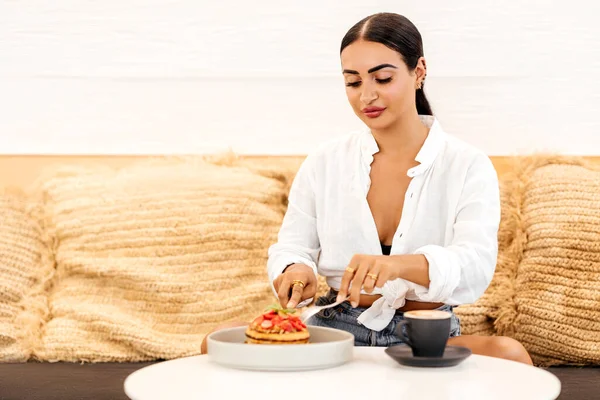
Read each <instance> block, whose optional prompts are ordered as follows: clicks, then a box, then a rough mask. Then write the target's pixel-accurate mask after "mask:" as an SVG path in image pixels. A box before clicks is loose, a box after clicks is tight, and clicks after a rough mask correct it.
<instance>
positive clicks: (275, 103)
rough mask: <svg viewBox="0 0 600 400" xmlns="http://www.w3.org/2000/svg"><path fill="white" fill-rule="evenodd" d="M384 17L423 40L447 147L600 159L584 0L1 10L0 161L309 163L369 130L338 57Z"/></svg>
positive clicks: (593, 22) (31, 5)
mask: <svg viewBox="0 0 600 400" xmlns="http://www.w3.org/2000/svg"><path fill="white" fill-rule="evenodd" d="M258 4H260V5H258ZM377 11H395V12H399V13H403V14H405V15H406V16H408V17H409V18H410V19H411V20H413V21H414V22H415V24H416V25H417V26H418V27H419V29H420V30H421V32H422V34H423V37H424V40H425V52H426V57H427V59H428V67H429V74H428V83H427V93H428V95H429V96H430V98H431V102H432V105H433V107H434V110H435V111H436V113H437V115H438V116H439V118H440V119H441V120H442V122H443V124H444V126H445V127H446V128H447V130H449V131H450V132H452V133H454V134H455V135H457V136H459V137H461V138H464V139H465V140H468V141H470V142H472V143H473V144H475V145H477V146H479V147H481V148H483V149H484V150H485V151H486V152H488V153H489V154H492V155H501V154H514V153H522V152H531V151H537V150H550V151H552V150H558V151H561V152H564V153H571V154H600V129H599V128H600V122H599V120H598V117H597V116H596V115H597V114H596V113H597V110H598V109H599V108H600V25H599V24H598V23H597V19H598V16H600V5H598V3H592V2H589V3H588V2H587V1H583V0H574V1H570V2H558V1H539V0H538V1H529V2H521V1H516V0H512V1H506V2H495V1H490V0H487V1H474V0H473V1H457V2H447V1H442V0H432V1H428V2H409V1H404V2H401V1H400V2H399V1H392V0H389V1H379V2H375V4H373V2H371V3H365V2H361V1H357V0H347V1H345V2H343V3H341V2H337V1H315V0H309V1H303V2H281V1H275V0H263V1H261V2H258V3H257V2H245V1H241V0H237V1H233V0H229V1H227V0H226V1H220V2H207V1H191V0H180V1H168V0H147V1H139V0H132V1H127V2H122V1H117V0H104V1H102V2H100V1H96V2H94V1H81V0H79V1H73V0H62V1H56V2H43V1H28V2H22V1H13V0H0V138H1V139H2V140H0V153H5V154H6V153H10V154H21V153H36V154H40V153H41V154H53V153H61V154H65V153H66V154H82V153H83V154H90V153H95V154H106V153H111V154H112V153H115V154H132V153H136V154H137V153H189V152H200V153H201V152H211V151H215V150H220V149H225V148H228V147H231V148H233V149H234V150H236V151H238V152H241V153H259V154H298V153H306V152H308V151H310V149H312V148H313V147H314V146H316V145H317V144H318V143H320V142H321V141H322V140H324V139H326V138H328V137H331V136H335V135H340V134H343V133H346V132H348V131H351V130H355V129H360V128H361V127H362V126H361V124H360V121H358V119H357V118H356V117H355V116H354V115H353V114H352V113H351V110H350V108H349V106H348V105H347V103H346V99H345V94H344V87H343V83H342V79H341V76H340V73H339V56H338V48H339V42H340V40H341V38H342V36H343V34H344V33H345V31H346V30H347V29H348V28H349V27H350V26H351V25H352V24H353V23H354V22H356V21H358V20H359V19H360V18H362V17H364V16H366V15H368V14H371V13H373V12H377Z"/></svg>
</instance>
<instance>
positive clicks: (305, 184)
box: [267, 156, 320, 307]
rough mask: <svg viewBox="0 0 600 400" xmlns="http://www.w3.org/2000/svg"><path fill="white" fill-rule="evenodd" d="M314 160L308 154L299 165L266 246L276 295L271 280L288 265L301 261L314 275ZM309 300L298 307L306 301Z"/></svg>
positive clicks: (316, 243)
mask: <svg viewBox="0 0 600 400" xmlns="http://www.w3.org/2000/svg"><path fill="white" fill-rule="evenodd" d="M314 176H315V163H314V160H313V158H312V156H308V157H307V158H306V159H305V160H304V162H303V163H302V165H301V166H300V168H299V170H298V173H297V174H296V177H295V178H294V182H293V183H292V186H291V188H290V193H289V196H288V208H287V211H286V213H285V216H284V218H283V223H282V225H281V228H280V230H279V235H278V238H277V243H275V244H273V245H272V246H271V247H269V252H268V254H269V260H268V262H267V273H268V276H269V282H270V284H271V288H272V289H273V293H275V295H276V296H277V292H276V291H275V287H274V286H273V281H274V280H275V279H276V278H277V277H278V276H279V275H281V273H282V272H283V270H284V269H285V268H286V267H287V266H288V265H290V264H296V263H297V264H304V265H307V266H309V267H310V268H312V270H313V272H314V274H315V276H317V260H318V257H319V253H320V243H319V236H318V234H317V217H316V206H315V192H314V185H315V183H314ZM311 302H312V298H311V299H307V300H305V301H303V302H302V303H300V304H299V305H298V307H303V306H304V305H307V304H310V303H311Z"/></svg>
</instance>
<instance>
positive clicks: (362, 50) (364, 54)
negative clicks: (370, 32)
mask: <svg viewBox="0 0 600 400" xmlns="http://www.w3.org/2000/svg"><path fill="white" fill-rule="evenodd" d="M341 62H342V69H343V74H344V80H345V83H346V95H347V96H348V101H349V102H350V105H351V106H352V109H353V110H354V112H355V113H356V115H357V116H358V117H359V118H360V119H361V120H362V121H363V122H364V123H365V124H366V125H367V126H368V127H369V128H370V129H371V130H385V129H388V128H390V127H392V126H394V125H396V123H397V122H398V121H400V120H401V119H402V118H403V117H404V116H408V115H410V114H409V113H416V105H415V90H416V88H417V82H420V80H421V77H422V76H423V75H424V73H425V69H424V60H423V58H421V60H419V64H418V66H417V68H416V69H415V70H414V71H409V70H408V68H407V66H406V64H405V63H404V61H403V60H402V57H401V55H400V54H399V53H398V52H396V51H394V50H392V49H390V48H388V47H386V46H384V45H383V44H381V43H376V42H368V41H363V40H358V41H356V42H354V43H352V44H351V45H349V46H348V47H346V48H345V49H344V50H343V51H342V54H341Z"/></svg>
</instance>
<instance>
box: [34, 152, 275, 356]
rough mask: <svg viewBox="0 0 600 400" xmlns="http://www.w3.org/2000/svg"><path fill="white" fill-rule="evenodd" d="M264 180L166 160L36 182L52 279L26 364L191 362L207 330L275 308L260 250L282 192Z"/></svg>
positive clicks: (66, 172)
mask: <svg viewBox="0 0 600 400" xmlns="http://www.w3.org/2000/svg"><path fill="white" fill-rule="evenodd" d="M230 161H231V160H230ZM230 161H228V162H225V163H223V162H221V164H231V163H232V162H230ZM234 164H235V163H234ZM268 176H271V177H268ZM275 177H277V174H275V173H265V174H260V173H258V172H254V171H252V170H250V169H248V168H242V167H235V166H228V165H214V164H210V163H206V162H202V161H201V160H183V161H177V160H166V161H157V162H153V163H142V164H136V165H133V166H131V167H127V168H124V169H122V170H120V171H112V170H106V169H92V170H89V169H88V170H72V169H63V170H61V171H59V172H57V173H55V174H54V175H53V176H52V177H51V178H48V179H46V180H45V181H44V182H43V183H42V186H41V189H40V190H41V193H42V194H43V196H44V198H45V199H46V203H45V205H46V213H47V214H46V224H47V226H48V229H49V230H51V234H52V236H53V237H54V238H55V240H56V243H57V248H56V261H57V272H56V278H55V286H54V289H53V292H52V293H51V297H50V307H51V319H50V321H49V322H48V323H47V325H46V327H45V332H44V335H43V346H42V347H41V348H40V349H39V350H38V351H37V356H38V357H39V358H40V359H42V360H67V361H80V360H84V361H139V360H150V359H156V358H174V357H181V356H188V355H192V354H199V353H200V343H201V341H202V339H203V337H204V335H205V333H206V332H208V331H209V330H211V329H212V328H213V327H214V326H215V325H217V324H219V323H223V322H227V321H233V320H246V321H247V320H250V319H251V318H252V317H254V316H255V315H256V314H257V312H260V311H261V310H262V309H263V308H264V307H265V306H267V305H268V304H270V303H272V302H273V301H274V300H275V298H274V296H273V295H272V293H271V291H270V288H269V286H268V282H267V277H266V260H267V248H268V246H269V245H270V244H272V243H274V242H275V241H276V240H277V233H278V230H279V227H280V224H281V222H282V218H283V212H284V205H283V204H282V199H284V197H285V187H286V183H285V182H284V181H283V180H280V179H275Z"/></svg>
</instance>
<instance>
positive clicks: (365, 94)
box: [360, 82, 378, 105]
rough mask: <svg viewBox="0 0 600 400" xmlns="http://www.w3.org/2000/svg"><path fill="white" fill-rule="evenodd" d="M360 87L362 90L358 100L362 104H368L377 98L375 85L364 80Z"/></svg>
mask: <svg viewBox="0 0 600 400" xmlns="http://www.w3.org/2000/svg"><path fill="white" fill-rule="evenodd" d="M361 89H362V91H361V93H360V101H361V102H362V103H363V104H365V105H369V104H371V103H372V102H374V101H375V100H377V97H378V94H377V90H376V88H375V85H372V84H370V83H366V82H364V83H363V84H362V85H361Z"/></svg>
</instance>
